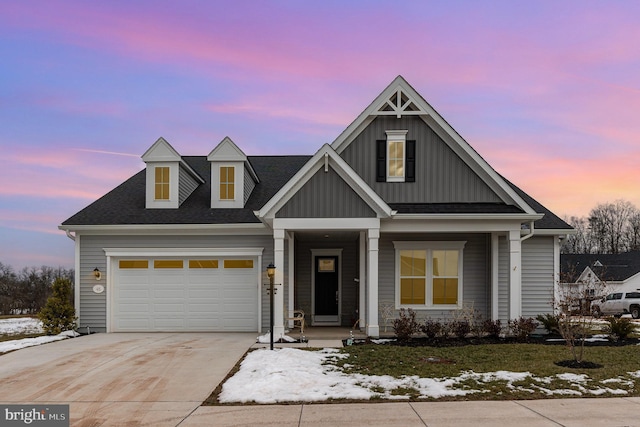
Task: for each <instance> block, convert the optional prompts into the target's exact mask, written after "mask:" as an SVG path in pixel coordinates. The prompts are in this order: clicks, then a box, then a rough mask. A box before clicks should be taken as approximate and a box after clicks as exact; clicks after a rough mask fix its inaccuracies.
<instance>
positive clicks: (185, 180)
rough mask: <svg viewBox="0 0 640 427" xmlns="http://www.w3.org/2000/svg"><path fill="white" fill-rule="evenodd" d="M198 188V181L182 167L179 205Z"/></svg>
mask: <svg viewBox="0 0 640 427" xmlns="http://www.w3.org/2000/svg"><path fill="white" fill-rule="evenodd" d="M197 187H198V181H196V180H195V178H194V177H192V176H191V175H190V174H189V172H187V171H185V170H184V168H182V167H180V188H179V197H178V199H179V203H180V204H182V202H184V201H185V200H187V198H188V197H189V196H190V195H191V193H193V190H195V189H196V188H197Z"/></svg>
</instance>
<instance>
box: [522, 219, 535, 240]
mask: <svg viewBox="0 0 640 427" xmlns="http://www.w3.org/2000/svg"><path fill="white" fill-rule="evenodd" d="M534 233H535V229H534V225H533V221H531V222H529V234H525V235H524V236H522V237H520V242H524V241H525V240H527V239H528V238H530V237H533V235H534Z"/></svg>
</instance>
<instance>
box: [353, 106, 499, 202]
mask: <svg viewBox="0 0 640 427" xmlns="http://www.w3.org/2000/svg"><path fill="white" fill-rule="evenodd" d="M394 129H402V130H408V133H407V140H415V141H416V171H415V172H416V181H415V182H411V183H386V182H376V140H381V139H382V140H386V133H385V131H387V130H394ZM341 156H342V157H343V158H344V159H345V160H346V162H347V163H349V165H350V166H351V167H352V168H353V169H354V170H355V171H356V172H357V173H358V174H359V175H360V176H361V177H362V178H363V179H364V180H365V181H366V182H367V184H369V186H371V188H373V190H374V191H376V193H378V194H379V195H380V196H381V197H382V198H383V199H384V200H385V201H386V202H387V203H473V202H479V203H483V202H486V203H495V202H501V201H502V200H501V199H500V198H499V197H498V196H497V195H496V194H495V193H494V192H493V190H491V189H490V188H489V186H488V185H487V184H485V183H484V181H482V180H481V179H480V178H479V177H478V176H477V175H476V174H475V172H473V171H472V170H471V168H470V167H469V166H467V164H466V163H465V162H464V161H463V160H462V159H460V157H458V156H457V155H456V154H455V153H454V152H453V150H451V148H449V146H447V144H446V143H445V142H444V141H443V140H442V139H441V138H440V137H439V136H438V135H437V134H436V133H435V132H434V131H433V130H432V129H431V128H430V127H429V126H428V125H427V124H426V123H425V122H424V121H423V120H422V119H420V118H418V117H412V116H404V117H402V118H399V119H398V118H395V117H388V116H382V117H377V118H376V119H375V120H374V121H373V122H371V124H369V126H367V128H366V129H364V131H363V132H362V133H361V134H360V135H358V137H356V139H355V140H354V141H353V142H351V144H350V145H349V146H348V147H347V148H346V149H345V150H344V152H342V154H341Z"/></svg>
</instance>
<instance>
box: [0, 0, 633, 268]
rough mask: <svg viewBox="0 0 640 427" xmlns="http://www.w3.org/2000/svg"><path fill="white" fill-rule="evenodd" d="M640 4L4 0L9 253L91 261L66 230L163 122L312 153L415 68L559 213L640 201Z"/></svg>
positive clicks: (126, 169) (472, 138)
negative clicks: (76, 250) (77, 255)
mask: <svg viewBox="0 0 640 427" xmlns="http://www.w3.org/2000/svg"><path fill="white" fill-rule="evenodd" d="M638 22H640V2H637V1H616V2H602V1H582V0H581V1H563V2H558V1H536V2H525V1H515V2H514V1H501V2H499V1H482V2H480V1H446V2H444V1H437V2H436V1H406V2H404V1H398V2H395V1H394V2H390V1H367V2H365V1H349V2H345V1H321V2H302V1H294V0H292V1H272V2H259V1H237V0H236V1H233V2H230V1H228V2H222V1H221V2H216V1H196V0H191V1H179V2H178V1H174V2H168V1H128V0H122V1H113V0H111V1H108V2H87V1H53V0H47V1H29V2H20V1H4V2H2V3H0V144H1V150H0V183H1V185H0V262H2V263H3V264H8V265H11V266H13V267H14V268H15V269H19V268H22V267H24V266H39V265H50V266H58V265H60V266H64V267H73V242H72V241H71V240H69V239H68V238H67V237H66V236H65V235H64V233H63V232H61V231H59V230H58V229H57V226H58V225H59V224H60V223H61V222H62V221H64V220H65V219H67V218H68V217H69V216H71V215H72V214H74V213H75V212H77V211H78V210H80V209H81V208H83V207H84V206H86V205H88V204H89V203H91V202H92V201H93V200H95V199H97V198H98V197H100V196H102V195H103V194H105V193H106V192H108V191H109V190H111V189H112V188H113V187H115V186H117V185H118V184H120V183H121V182H122V181H124V180H125V179H126V178H128V177H129V176H131V175H133V174H134V173H136V172H137V171H139V170H140V169H141V168H142V167H143V163H142V161H141V159H140V156H141V155H142V154H143V153H144V152H145V150H146V149H147V148H148V147H149V146H150V145H151V144H152V143H153V142H154V141H155V140H156V139H157V138H158V137H160V136H163V137H164V138H165V139H167V140H168V141H169V142H170V143H171V144H172V145H173V146H174V147H175V148H176V149H177V150H178V152H180V153H181V154H183V155H207V154H208V153H209V152H210V150H211V149H212V148H213V147H215V145H216V144H217V143H218V142H220V141H221V140H222V139H223V138H224V136H226V135H228V136H230V137H231V138H232V139H233V140H234V141H235V142H236V143H237V144H238V145H239V146H240V148H242V149H243V150H244V151H245V153H247V154H248V155H257V154H313V153H314V152H315V151H316V150H318V148H320V146H321V145H322V144H323V143H330V142H331V141H333V139H334V138H335V137H336V136H337V135H338V134H339V133H340V132H341V131H342V130H343V129H344V128H345V127H346V126H347V125H348V124H349V123H350V122H351V121H352V120H353V119H355V117H356V116H357V115H358V114H359V113H360V112H361V111H362V110H363V109H364V108H365V107H366V106H367V105H368V104H369V103H370V102H371V101H372V100H373V98H375V97H376V96H377V95H378V94H379V93H380V92H381V91H382V90H383V89H384V88H385V87H386V85H387V84H389V83H390V82H391V81H392V80H393V79H394V78H395V77H396V76H397V75H398V74H402V75H403V76H404V77H405V78H406V79H407V80H408V81H409V83H411V84H412V85H413V87H414V88H415V89H416V90H417V91H418V92H420V93H421V94H422V95H423V96H424V97H425V99H426V100H427V101H428V102H429V103H430V104H431V105H432V106H433V107H434V108H435V109H436V110H437V111H438V112H439V113H440V114H441V115H442V116H443V117H444V118H445V119H446V120H447V121H448V122H449V123H450V124H451V125H452V126H453V127H454V128H455V129H456V130H457V131H458V132H459V133H460V134H461V135H462V136H463V137H464V138H465V139H466V140H467V141H468V142H469V143H470V144H471V145H472V146H473V147H474V148H475V149H476V150H477V151H478V152H479V153H480V154H481V155H482V156H483V157H484V158H485V159H486V160H487V161H488V162H489V164H491V165H492V166H493V167H494V168H495V169H496V170H497V171H498V172H500V173H501V174H503V175H505V176H506V177H507V178H509V179H510V180H511V181H513V182H514V183H515V184H517V185H518V186H520V187H521V188H523V189H524V190H525V191H527V192H528V193H529V194H530V195H532V196H533V197H535V198H536V199H538V200H539V201H540V202H541V203H543V204H544V205H546V206H547V207H548V208H550V209H551V210H553V211H554V212H555V213H556V214H558V215H560V216H563V215H578V216H582V215H586V214H587V213H588V212H589V210H590V209H591V208H592V207H594V206H595V205H596V204H597V203H602V202H607V201H614V200H616V199H626V200H629V201H631V202H632V203H634V204H635V205H636V206H638V207H640V171H639V165H638V160H639V159H640V118H638V115H639V114H640V25H638Z"/></svg>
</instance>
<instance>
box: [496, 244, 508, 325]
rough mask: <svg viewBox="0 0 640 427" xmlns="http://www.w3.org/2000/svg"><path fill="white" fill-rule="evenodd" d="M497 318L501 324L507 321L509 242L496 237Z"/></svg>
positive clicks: (505, 323)
mask: <svg viewBox="0 0 640 427" xmlns="http://www.w3.org/2000/svg"><path fill="white" fill-rule="evenodd" d="M498 251H499V252H498V318H499V319H500V321H501V322H502V325H503V326H506V325H507V322H508V321H509V243H508V242H507V238H506V237H505V236H500V237H499V239H498Z"/></svg>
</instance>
